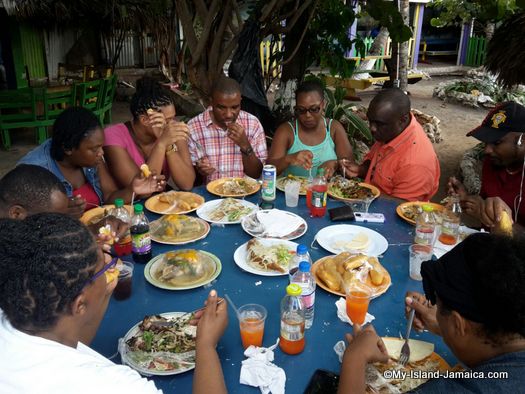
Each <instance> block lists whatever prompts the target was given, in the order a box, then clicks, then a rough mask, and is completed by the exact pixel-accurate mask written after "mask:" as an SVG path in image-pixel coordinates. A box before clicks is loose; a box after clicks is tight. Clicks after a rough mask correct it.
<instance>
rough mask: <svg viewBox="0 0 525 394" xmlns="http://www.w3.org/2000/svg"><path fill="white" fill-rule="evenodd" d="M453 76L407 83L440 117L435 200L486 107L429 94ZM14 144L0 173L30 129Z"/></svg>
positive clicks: (30, 142)
mask: <svg viewBox="0 0 525 394" xmlns="http://www.w3.org/2000/svg"><path fill="white" fill-rule="evenodd" d="M452 78H454V77H433V78H432V79H430V80H423V81H420V82H418V83H417V84H414V85H410V86H409V92H410V95H411V96H410V99H411V101H412V107H413V108H416V109H419V110H420V111H422V112H425V113H427V114H429V115H434V116H437V117H438V118H439V119H440V120H441V135H442V137H443V141H441V142H440V143H437V144H434V147H435V149H436V152H437V154H438V156H439V161H440V163H441V181H440V188H439V191H438V193H437V195H436V196H435V197H434V198H433V200H434V201H439V200H441V199H442V198H443V197H444V196H445V194H446V193H445V185H446V182H447V179H448V178H449V177H450V176H452V175H454V174H455V173H456V171H457V169H458V166H459V162H460V160H461V156H462V154H463V152H464V151H465V150H467V149H469V148H471V147H473V146H474V145H476V140H474V139H473V138H470V137H465V134H466V133H467V132H468V131H470V130H471V129H473V128H474V127H476V126H477V125H478V124H479V123H480V122H481V121H482V119H483V118H484V116H485V114H486V112H487V111H486V110H485V109H475V108H469V107H464V106H461V105H459V104H452V103H444V102H443V101H441V100H439V99H437V98H433V97H432V90H433V88H434V86H435V85H437V84H438V83H440V82H443V81H445V80H446V79H452ZM377 89H379V88H369V89H367V90H365V91H361V92H359V97H360V98H361V99H362V102H361V104H363V105H365V106H367V105H368V103H369V102H370V100H372V98H373V97H374V95H375V94H376V92H377ZM129 116H130V115H129V109H128V104H127V103H123V102H115V104H114V105H113V122H115V123H117V122H122V121H124V120H127V119H128V118H129ZM11 138H12V140H13V146H12V148H11V150H9V151H4V150H1V151H0V176H3V175H4V174H5V173H6V172H7V171H9V170H10V169H11V168H13V167H14V165H15V164H16V162H17V161H18V160H19V159H20V158H21V157H22V156H23V155H24V154H26V153H27V152H28V151H29V150H31V149H32V148H34V147H35V146H36V145H35V143H34V141H35V137H34V133H33V132H32V131H31V130H14V131H11Z"/></svg>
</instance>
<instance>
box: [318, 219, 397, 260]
mask: <svg viewBox="0 0 525 394" xmlns="http://www.w3.org/2000/svg"><path fill="white" fill-rule="evenodd" d="M315 239H316V240H317V243H318V244H319V245H321V246H322V247H323V248H324V249H326V250H328V251H329V252H330V253H333V254H339V253H341V252H354V253H363V254H366V255H368V256H379V255H381V254H383V253H385V252H386V250H387V249H388V241H387V240H386V238H385V237H383V236H382V235H381V234H379V233H378V232H377V231H374V230H370V229H369V228H366V227H362V226H355V225H353V224H337V225H334V226H328V227H325V228H323V229H322V230H320V231H319V232H318V233H317V234H316V236H315Z"/></svg>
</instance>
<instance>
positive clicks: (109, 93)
mask: <svg viewBox="0 0 525 394" xmlns="http://www.w3.org/2000/svg"><path fill="white" fill-rule="evenodd" d="M116 89H117V76H116V75H115V74H113V75H112V76H111V77H109V78H106V79H104V93H103V95H102V99H101V100H100V102H101V103H100V104H101V105H100V108H99V109H98V111H99V118H100V123H102V124H103V125H105V124H110V123H111V109H112V108H113V98H114V97H115V91H116Z"/></svg>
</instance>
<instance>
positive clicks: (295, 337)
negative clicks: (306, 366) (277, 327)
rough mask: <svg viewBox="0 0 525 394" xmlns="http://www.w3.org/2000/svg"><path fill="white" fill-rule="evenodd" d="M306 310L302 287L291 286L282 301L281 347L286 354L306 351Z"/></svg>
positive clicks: (287, 288)
mask: <svg viewBox="0 0 525 394" xmlns="http://www.w3.org/2000/svg"><path fill="white" fill-rule="evenodd" d="M304 345H305V340H304V308H303V302H302V300H301V287H300V286H299V285H297V284H291V285H288V286H287V287H286V295H285V296H284V298H283V299H282V301H281V333H280V337H279V347H280V348H281V350H282V351H283V352H284V353H287V354H299V353H301V352H302V351H303V350H304Z"/></svg>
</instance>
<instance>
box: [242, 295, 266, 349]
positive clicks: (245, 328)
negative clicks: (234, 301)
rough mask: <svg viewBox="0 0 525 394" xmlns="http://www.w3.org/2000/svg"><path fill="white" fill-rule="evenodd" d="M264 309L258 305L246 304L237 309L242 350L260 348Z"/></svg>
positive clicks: (264, 316) (262, 334)
mask: <svg viewBox="0 0 525 394" xmlns="http://www.w3.org/2000/svg"><path fill="white" fill-rule="evenodd" d="M266 316H267V312H266V308H265V307H264V306H262V305H259V304H246V305H243V306H241V307H240V308H239V327H240V330H241V340H242V346H243V348H245V349H246V348H248V346H250V345H254V346H259V347H261V346H262V342H263V336H264V321H265V320H266Z"/></svg>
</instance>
